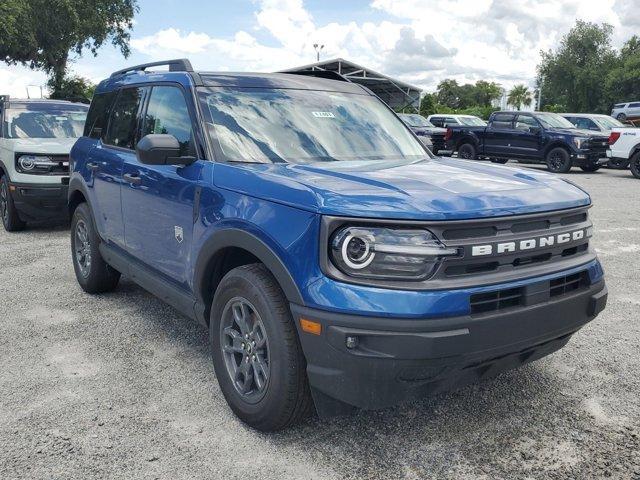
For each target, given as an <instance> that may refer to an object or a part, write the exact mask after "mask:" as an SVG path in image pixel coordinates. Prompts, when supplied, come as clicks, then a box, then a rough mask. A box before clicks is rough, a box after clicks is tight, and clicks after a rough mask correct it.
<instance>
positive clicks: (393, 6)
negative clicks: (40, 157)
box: [0, 0, 640, 93]
mask: <svg viewBox="0 0 640 480" xmlns="http://www.w3.org/2000/svg"><path fill="white" fill-rule="evenodd" d="M636 3H637V1H636V0H522V1H519V2H503V1H492V0H439V1H437V2H435V1H433V2H432V1H429V2H428V1H425V0H371V3H370V7H371V8H372V9H373V10H374V11H376V12H378V14H379V15H381V16H382V17H384V19H383V20H381V21H379V22H371V21H367V22H359V21H358V19H357V18H349V17H348V16H347V15H348V12H345V11H340V10H336V21H333V22H329V23H323V24H320V23H319V22H318V21H317V20H316V19H314V17H313V15H312V12H310V11H309V10H308V9H307V8H305V5H304V3H303V1H302V0H254V3H253V5H254V6H255V7H254V8H255V12H253V14H252V15H253V17H252V18H253V19H254V24H253V26H252V28H251V29H249V31H245V30H239V31H237V32H236V33H235V34H234V35H232V36H230V37H224V38H223V37H219V36H215V35H213V34H210V33H208V32H196V31H181V30H178V29H176V28H173V27H170V26H166V27H163V28H161V29H159V30H158V31H156V32H155V33H154V34H152V35H147V36H142V37H136V36H135V34H134V38H133V39H132V40H131V48H132V51H133V53H134V57H137V58H136V62H137V61H151V60H159V59H164V58H170V57H181V56H187V57H189V58H190V59H191V60H192V62H193V64H194V66H195V67H196V68H199V69H206V70H221V71H230V70H231V71H232V70H236V71H274V70H279V69H284V68H290V67H294V66H296V65H302V64H307V63H311V62H312V61H313V60H314V58H315V52H314V49H313V44H314V43H321V44H324V45H325V47H324V49H323V51H322V57H323V58H325V59H326V58H334V57H344V58H348V59H350V60H352V61H354V62H356V63H360V64H363V65H367V66H369V67H371V68H373V69H376V70H380V71H383V72H384V73H387V74H389V75H392V76H398V77H399V78H401V79H403V80H405V81H408V82H411V83H415V84H417V85H419V86H422V87H423V88H426V89H427V90H433V89H434V88H435V86H436V85H437V83H438V82H439V81H440V80H442V79H444V78H456V79H457V80H458V81H460V82H463V83H464V82H472V81H476V80H479V79H486V80H495V81H498V82H500V83H502V84H503V85H504V86H505V87H507V88H508V87H510V86H511V85H513V84H514V83H521V82H524V83H528V84H532V82H533V79H534V76H535V67H536V64H537V63H538V61H539V52H540V50H546V49H549V48H553V47H555V46H557V44H558V42H559V40H560V38H561V37H562V35H564V34H565V33H566V32H567V31H568V30H569V29H570V28H571V27H572V26H573V25H574V23H575V21H576V20H577V19H584V20H588V21H593V22H597V23H600V22H609V23H611V24H612V25H614V26H615V27H616V32H615V36H614V41H615V42H616V43H617V45H619V44H621V43H622V42H623V41H624V40H626V39H627V38H629V36H631V35H632V34H633V33H634V32H636V31H637V29H638V28H639V27H640V14H638V10H637V8H636ZM138 20H139V21H141V20H140V19H138ZM258 39H261V40H258ZM265 39H266V40H265ZM101 57H102V58H99V59H97V61H93V60H91V59H88V58H84V59H80V60H79V61H77V63H76V64H75V65H74V70H75V71H76V72H77V73H79V74H81V75H83V76H87V77H89V78H90V79H92V80H94V81H96V80H98V79H100V78H104V77H105V76H107V75H108V74H109V73H110V71H111V70H110V68H111V66H112V65H114V64H115V65H121V64H122V63H123V61H122V59H121V57H119V56H114V57H113V58H111V59H110V61H106V62H105V61H102V59H103V58H105V57H104V54H103V53H102V52H101ZM44 81H45V79H44V75H42V74H40V73H31V72H29V71H28V70H26V69H20V68H15V67H0V93H3V92H4V91H7V90H12V91H16V92H18V91H20V90H22V91H24V86H25V85H26V84H43V83H44Z"/></svg>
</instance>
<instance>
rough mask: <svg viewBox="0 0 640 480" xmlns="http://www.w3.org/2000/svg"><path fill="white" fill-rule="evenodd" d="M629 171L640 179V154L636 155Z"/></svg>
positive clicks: (630, 163)
mask: <svg viewBox="0 0 640 480" xmlns="http://www.w3.org/2000/svg"><path fill="white" fill-rule="evenodd" d="M629 170H631V173H633V176H634V177H636V178H640V152H637V153H635V154H634V155H633V156H632V157H631V160H630V162H629Z"/></svg>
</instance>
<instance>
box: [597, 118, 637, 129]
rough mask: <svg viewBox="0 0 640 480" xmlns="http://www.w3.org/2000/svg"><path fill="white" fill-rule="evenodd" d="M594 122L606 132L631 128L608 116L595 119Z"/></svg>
mask: <svg viewBox="0 0 640 480" xmlns="http://www.w3.org/2000/svg"><path fill="white" fill-rule="evenodd" d="M593 121H594V122H596V123H597V124H598V126H599V127H600V128H602V129H604V130H611V129H612V128H626V127H628V126H629V125H625V124H624V123H622V122H619V121H618V120H616V119H615V118H613V117H609V116H607V115H602V116H601V117H593Z"/></svg>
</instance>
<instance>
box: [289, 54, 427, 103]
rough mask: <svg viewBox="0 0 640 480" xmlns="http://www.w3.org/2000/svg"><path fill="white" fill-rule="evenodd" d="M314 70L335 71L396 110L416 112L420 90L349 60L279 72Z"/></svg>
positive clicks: (325, 62) (338, 59) (326, 61)
mask: <svg viewBox="0 0 640 480" xmlns="http://www.w3.org/2000/svg"><path fill="white" fill-rule="evenodd" d="M314 71H327V72H335V73H338V74H340V75H342V76H343V77H345V78H346V79H347V80H349V81H350V82H354V83H359V84H361V85H364V86H366V87H367V88H369V89H370V90H371V91H372V92H373V93H375V94H376V95H377V96H378V97H380V99H382V101H384V102H385V103H386V104H387V105H389V106H390V107H391V108H393V109H394V110H396V111H399V110H403V109H412V110H415V111H416V112H417V111H418V109H419V107H420V94H421V92H422V90H421V89H419V88H418V87H416V86H414V85H410V84H408V83H406V82H402V81H400V80H398V79H395V78H392V77H389V76H387V75H384V74H382V73H379V72H376V71H375V70H371V69H370V68H366V67H363V66H361V65H358V64H356V63H353V62H350V61H349V60H345V59H344V58H336V59H333V60H325V61H322V62H316V63H311V64H309V65H303V66H301V67H295V68H289V69H287V70H281V73H302V72H314Z"/></svg>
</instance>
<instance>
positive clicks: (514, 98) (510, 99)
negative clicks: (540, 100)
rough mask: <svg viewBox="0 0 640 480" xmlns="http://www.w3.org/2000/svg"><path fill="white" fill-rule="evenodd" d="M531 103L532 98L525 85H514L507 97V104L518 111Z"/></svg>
mask: <svg viewBox="0 0 640 480" xmlns="http://www.w3.org/2000/svg"><path fill="white" fill-rule="evenodd" d="M531 102H533V97H532V96H531V92H530V91H529V89H528V88H527V86H526V85H516V86H515V87H513V88H512V89H511V90H510V91H509V94H508V95H507V103H508V104H509V105H511V106H512V107H515V108H516V109H518V110H520V109H521V108H522V106H523V105H526V106H527V107H528V106H529V105H531Z"/></svg>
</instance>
